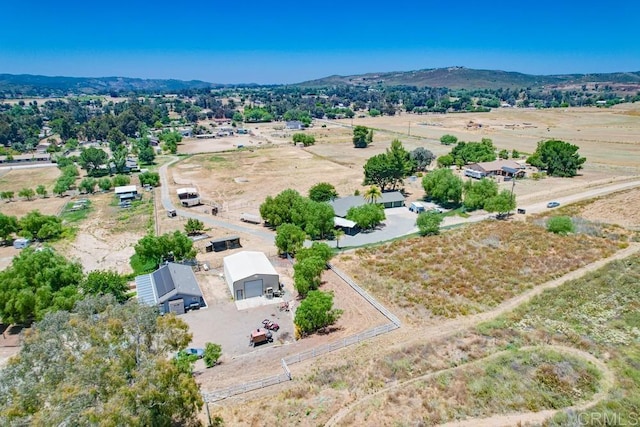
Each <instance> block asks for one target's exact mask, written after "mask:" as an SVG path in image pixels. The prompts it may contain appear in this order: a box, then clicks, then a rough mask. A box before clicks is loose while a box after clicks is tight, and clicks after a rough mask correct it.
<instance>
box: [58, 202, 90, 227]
mask: <svg viewBox="0 0 640 427" xmlns="http://www.w3.org/2000/svg"><path fill="white" fill-rule="evenodd" d="M83 204H84V207H77V208H74V206H78V205H79V204H78V202H69V203H67V204H66V205H65V207H64V209H63V210H62V212H61V213H60V219H62V221H63V222H64V223H66V224H75V223H78V222H80V221H83V220H85V219H86V218H87V217H88V216H89V214H90V213H91V212H92V211H93V208H92V207H91V201H90V200H87V201H86V202H85V203H83Z"/></svg>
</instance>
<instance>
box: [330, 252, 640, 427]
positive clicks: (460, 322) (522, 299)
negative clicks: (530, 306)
mask: <svg viewBox="0 0 640 427" xmlns="http://www.w3.org/2000/svg"><path fill="white" fill-rule="evenodd" d="M639 251H640V244H637V243H634V244H631V245H630V246H629V247H628V248H626V249H623V250H620V251H618V252H616V253H615V254H614V255H612V256H610V257H608V258H604V259H601V260H599V261H596V262H593V263H591V264H589V265H586V266H584V267H582V268H579V269H577V270H574V271H572V272H569V273H567V274H565V275H564V276H561V277H559V278H557V279H554V280H550V281H548V282H546V283H543V284H542V285H539V286H537V287H535V288H534V289H531V290H530V291H528V292H525V293H524V294H522V295H519V296H517V297H515V298H512V299H510V300H508V301H505V302H504V303H502V304H500V305H499V306H498V307H496V308H495V309H493V310H491V311H488V312H485V313H480V314H476V315H473V316H469V317H464V318H461V319H454V320H451V321H447V322H444V323H442V324H439V325H434V326H430V327H426V328H421V333H420V334H418V333H417V330H416V329H414V328H408V329H407V330H405V331H403V332H400V331H399V332H400V333H399V334H390V335H394V342H395V343H396V344H395V346H394V347H401V346H406V345H407V344H412V343H418V342H419V343H422V344H427V343H428V342H429V341H435V340H437V339H441V338H444V337H448V336H452V335H454V334H456V333H459V332H462V331H465V330H467V329H470V328H472V327H474V326H476V325H478V324H480V323H482V322H486V321H488V320H491V319H494V318H496V317H498V316H500V315H502V314H505V313H507V312H509V311H511V310H513V309H515V308H516V307H518V306H519V305H521V304H524V303H526V302H527V301H529V300H530V299H532V298H533V297H535V296H536V295H539V294H540V293H542V292H543V291H545V290H547V289H553V288H556V287H558V286H560V285H562V284H563V283H565V282H567V281H570V280H575V279H578V278H580V277H582V276H584V275H586V274H587V273H591V272H593V271H595V270H598V269H600V268H602V267H603V266H605V265H606V264H608V263H610V262H612V261H617V260H620V259H624V258H627V257H629V256H631V255H633V254H635V253H637V252H639ZM402 329H404V328H402ZM402 329H401V330H402ZM558 348H560V347H558ZM561 348H562V349H563V351H565V352H572V354H575V355H577V356H579V357H584V358H586V359H588V360H589V361H591V362H593V363H594V364H596V366H597V367H598V369H600V370H601V371H602V372H603V374H604V379H603V390H602V391H601V392H600V393H598V394H597V395H596V396H594V399H592V400H591V401H589V402H587V403H584V404H582V406H579V407H576V409H582V408H583V407H588V406H591V405H592V404H594V403H597V402H598V401H599V400H601V399H602V398H603V397H604V394H606V390H608V388H609V387H610V386H611V384H612V383H613V374H612V373H611V372H610V371H609V370H608V368H607V367H606V365H605V364H604V363H602V362H601V361H599V360H597V359H596V358H594V357H593V356H591V355H589V354H588V353H584V352H582V351H580V350H577V349H568V348H565V347H561ZM494 356H495V354H494V355H491V356H488V358H491V357H494ZM488 358H484V359H480V361H481V360H488ZM478 362H479V361H474V362H471V363H469V364H465V365H461V366H458V367H456V368H451V369H458V368H462V367H465V366H471V365H472V364H475V363H478ZM449 370H450V369H447V370H444V371H437V372H432V373H429V374H427V375H425V376H423V377H418V378H413V379H411V380H409V381H405V382H402V383H398V384H394V385H392V386H389V387H387V388H384V389H382V390H379V391H377V392H375V393H373V394H370V395H367V396H364V397H362V398H361V399H358V400H356V401H354V402H352V403H351V404H349V405H348V406H346V407H344V408H342V409H341V410H339V411H338V412H337V413H336V414H334V415H333V416H332V417H331V418H330V419H329V421H327V423H326V424H325V425H326V426H334V425H337V424H338V423H339V422H340V421H341V420H342V419H343V418H344V417H345V416H346V415H347V414H349V413H350V412H351V411H352V410H353V409H354V408H355V407H357V406H358V405H360V404H361V403H363V402H365V401H368V400H369V399H371V398H372V397H374V396H377V395H379V394H382V393H385V392H387V391H389V390H391V389H394V388H397V387H402V386H404V385H406V384H410V383H411V382H414V381H417V380H420V379H426V378H429V377H430V376H434V375H438V374H441V373H443V372H447V371H449ZM602 393H604V394H602ZM565 409H567V408H565ZM556 412H558V411H555V410H552V411H541V412H534V413H521V414H511V415H496V416H495V417H490V418H486V420H487V422H486V423H484V421H483V420H485V419H473V420H466V421H464V423H468V424H460V425H465V426H466V425H469V426H483V425H486V426H496V425H514V424H517V423H518V422H537V421H540V420H544V419H546V418H548V417H549V416H551V415H553V414H555V413H556ZM451 425H458V424H451ZM451 425H449V424H447V426H451Z"/></svg>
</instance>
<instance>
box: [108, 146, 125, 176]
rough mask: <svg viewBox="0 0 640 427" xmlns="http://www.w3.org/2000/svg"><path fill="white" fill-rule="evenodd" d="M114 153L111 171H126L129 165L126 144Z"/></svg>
mask: <svg viewBox="0 0 640 427" xmlns="http://www.w3.org/2000/svg"><path fill="white" fill-rule="evenodd" d="M112 153H113V155H112V157H111V162H112V165H110V171H111V172H115V173H124V172H125V169H126V166H127V155H128V154H129V152H128V151H127V148H126V147H124V146H120V147H118V149H117V150H114V151H113V152H112Z"/></svg>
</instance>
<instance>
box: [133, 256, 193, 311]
mask: <svg viewBox="0 0 640 427" xmlns="http://www.w3.org/2000/svg"><path fill="white" fill-rule="evenodd" d="M136 291H137V294H138V301H139V302H140V303H142V304H146V305H150V306H158V307H159V309H160V312H161V313H176V314H183V313H185V312H186V311H188V310H189V309H199V308H200V307H205V301H204V298H203V297H202V291H201V290H200V286H199V285H198V282H197V280H196V276H195V274H194V273H193V269H192V268H191V267H190V266H188V265H183V264H176V263H173V262H170V263H167V264H166V265H163V266H162V267H160V268H159V269H157V270H156V271H154V272H153V273H151V274H144V275H141V276H137V277H136Z"/></svg>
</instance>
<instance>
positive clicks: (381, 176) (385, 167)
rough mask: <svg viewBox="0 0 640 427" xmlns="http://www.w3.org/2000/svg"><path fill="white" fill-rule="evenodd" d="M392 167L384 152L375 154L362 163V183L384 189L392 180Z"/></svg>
mask: <svg viewBox="0 0 640 427" xmlns="http://www.w3.org/2000/svg"><path fill="white" fill-rule="evenodd" d="M393 173H394V171H393V169H392V166H391V165H390V163H389V159H388V157H387V155H386V154H385V153H381V154H377V155H375V156H373V157H371V158H369V159H368V160H367V162H366V163H365V165H364V184H365V185H376V186H378V187H380V189H381V190H382V191H384V190H385V189H386V188H387V187H390V186H391V184H392V182H393Z"/></svg>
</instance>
